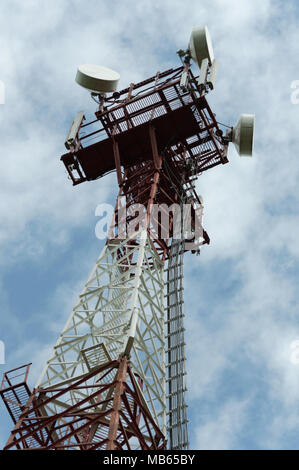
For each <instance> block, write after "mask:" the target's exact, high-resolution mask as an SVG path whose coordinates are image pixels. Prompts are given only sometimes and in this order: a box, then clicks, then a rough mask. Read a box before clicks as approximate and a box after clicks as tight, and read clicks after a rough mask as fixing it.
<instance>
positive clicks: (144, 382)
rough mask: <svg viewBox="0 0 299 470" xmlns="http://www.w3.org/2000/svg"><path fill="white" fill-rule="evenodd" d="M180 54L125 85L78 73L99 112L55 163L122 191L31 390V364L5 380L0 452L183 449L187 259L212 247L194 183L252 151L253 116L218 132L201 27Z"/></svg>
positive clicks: (75, 127) (210, 62) (111, 76)
mask: <svg viewBox="0 0 299 470" xmlns="http://www.w3.org/2000/svg"><path fill="white" fill-rule="evenodd" d="M178 55H179V57H180V60H181V65H180V66H178V67H176V68H173V69H169V70H166V71H164V72H158V73H156V75H155V76H153V77H151V78H149V79H147V80H144V81H143V82H140V83H137V84H134V83H131V84H130V86H129V87H128V88H126V89H123V90H121V91H117V85H118V81H119V78H120V77H119V75H118V74H117V73H116V72H114V71H112V70H110V69H108V68H106V67H99V66H94V65H82V66H80V67H79V68H78V71H77V76H76V81H77V83H78V84H79V85H81V86H82V87H84V88H86V89H88V90H89V91H90V92H91V95H92V97H93V99H94V100H95V101H96V102H97V105H98V106H97V111H96V113H95V119H93V120H92V121H90V122H85V121H86V119H85V116H84V113H83V112H79V113H78V114H77V116H76V118H75V119H74V121H73V122H72V125H71V128H70V131H69V134H68V136H67V139H66V142H65V146H66V148H67V149H68V152H67V153H66V154H64V155H62V157H61V160H62V162H63V164H64V165H65V168H66V170H67V172H68V175H69V177H70V179H71V180H72V182H73V185H78V184H81V183H83V182H86V181H91V180H95V179H98V178H101V177H103V176H104V175H106V174H107V173H109V172H111V171H116V175H117V182H118V186H119V194H118V198H117V203H116V206H115V211H114V217H113V221H112V223H111V227H110V231H109V234H108V237H107V241H106V243H105V246H104V248H103V250H102V253H101V254H100V256H99V258H98V260H97V262H96V265H95V267H94V269H93V270H92V272H91V274H90V277H89V279H88V281H87V283H86V285H85V287H84V289H83V291H82V292H81V294H80V295H79V299H78V302H77V304H76V305H75V307H74V309H73V311H72V312H71V315H70V317H69V319H68V321H67V323H66V325H65V327H64V329H63V331H62V333H61V335H60V336H59V338H58V340H57V343H56V345H55V346H54V348H53V352H52V354H51V356H50V358H49V360H48V361H47V363H46V366H45V368H44V370H43V372H42V374H41V377H40V379H39V380H38V383H37V384H36V386H35V388H34V389H33V390H31V389H30V387H29V385H28V383H27V376H28V372H29V368H30V364H26V365H24V366H22V367H19V368H17V369H14V370H11V371H9V372H6V373H5V374H4V376H3V380H2V385H1V390H0V394H1V397H2V399H3V401H4V403H5V406H6V407H7V410H8V412H9V414H10V416H11V418H12V420H13V422H14V428H13V430H12V432H11V435H10V437H9V439H8V442H7V443H6V445H5V449H7V450H8V449H32V448H34V449H54V450H59V449H60V450H61V449H81V450H94V449H99V450H104V449H107V450H130V449H142V450H163V449H167V448H168V449H178V450H184V449H187V448H188V446H189V438H188V429H187V422H188V420H187V409H186V408H187V404H186V400H185V391H186V381H185V379H186V377H185V376H186V367H185V360H186V357H185V334H184V331H185V328H184V309H183V302H184V301H183V258H184V253H185V252H186V251H189V250H191V251H192V252H193V253H199V250H200V247H201V246H202V245H204V244H209V242H210V240H209V236H208V234H207V233H206V231H205V230H204V229H203V228H202V209H203V201H202V198H201V197H200V196H198V194H197V193H196V190H195V181H196V180H197V177H198V175H199V174H201V173H203V172H204V171H206V170H208V169H210V168H212V167H214V166H217V165H220V164H225V163H227V162H228V158H227V151H228V145H229V143H230V142H234V143H235V145H236V147H237V150H238V152H239V154H240V155H241V156H243V155H252V146H253V126H254V117H253V116H252V115H241V117H240V119H239V121H238V123H237V125H236V126H235V127H229V126H225V127H226V129H224V128H223V126H224V125H222V124H220V123H218V122H217V120H216V117H215V114H214V113H213V112H212V111H211V109H210V106H209V104H208V102H207V100H206V94H207V93H208V92H209V91H210V90H213V89H214V86H215V79H216V73H217V62H216V60H215V59H214V56H213V50H212V45H211V39H210V36H209V33H208V30H207V27H204V28H194V29H193V31H192V34H191V38H190V42H189V46H188V48H187V49H186V50H179V51H178ZM192 61H193V62H195V64H197V65H198V67H199V76H196V75H194V73H193V71H192V69H191V62H192ZM136 213H137V214H138V216H137V217H136Z"/></svg>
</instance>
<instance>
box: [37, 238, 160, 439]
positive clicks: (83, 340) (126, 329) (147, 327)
mask: <svg viewBox="0 0 299 470" xmlns="http://www.w3.org/2000/svg"><path fill="white" fill-rule="evenodd" d="M163 268H164V267H163V263H162V262H161V260H160V259H159V257H158V255H157V253H156V250H155V248H154V245H153V243H152V241H151V239H150V238H149V237H148V235H147V233H146V232H145V231H143V232H140V233H139V234H134V235H133V236H132V237H131V238H127V239H126V240H111V241H109V242H107V244H106V246H105V247H104V249H103V251H102V253H101V255H100V257H99V259H98V261H97V263H96V265H95V268H94V270H93V271H92V273H91V275H90V277H89V279H88V282H87V283H86V285H85V287H84V289H83V292H82V293H81V295H80V297H79V302H78V303H77V305H76V306H75V307H74V309H73V311H72V313H71V315H70V317H69V319H68V321H67V323H66V325H65V327H64V329H63V331H62V333H61V335H60V337H59V339H58V341H57V343H56V345H55V347H54V349H53V353H52V355H51V357H50V359H49V360H48V362H47V365H46V367H45V369H44V371H43V373H42V376H41V378H40V379H39V381H38V384H37V387H38V388H39V389H43V390H47V391H48V393H49V391H50V389H51V388H52V387H55V388H57V387H59V386H60V385H63V384H66V383H67V382H68V381H72V380H73V379H74V378H75V377H82V376H84V375H85V374H88V373H90V371H91V370H93V368H94V367H95V366H100V365H102V364H105V363H107V362H109V361H111V360H117V359H118V358H119V357H120V356H121V355H123V354H125V355H126V356H130V358H131V365H132V371H133V373H134V374H135V376H136V377H138V380H139V383H140V384H141V385H140V390H139V393H140V394H141V395H142V396H143V398H144V403H146V404H147V408H148V412H149V414H150V415H151V417H152V419H153V421H154V422H155V423H156V425H157V426H159V428H160V429H161V430H162V433H163V434H164V436H166V405H165V403H166V398H165V396H166V385H165V334H164V305H163V302H164V279H163V274H164V270H163ZM88 396H89V390H88V389H80V390H78V389H76V388H74V389H70V390H69V393H68V394H65V395H64V397H63V400H62V399H61V398H60V399H59V401H57V400H53V401H48V402H47V404H45V406H44V409H45V412H46V414H47V415H58V414H59V413H61V411H62V409H65V408H66V407H70V406H74V405H76V404H77V403H78V402H80V401H82V400H85V399H86V398H88ZM103 398H104V397H102V398H101V400H102V399H103ZM141 432H144V433H145V434H146V433H147V429H146V425H145V424H144V426H142V427H141Z"/></svg>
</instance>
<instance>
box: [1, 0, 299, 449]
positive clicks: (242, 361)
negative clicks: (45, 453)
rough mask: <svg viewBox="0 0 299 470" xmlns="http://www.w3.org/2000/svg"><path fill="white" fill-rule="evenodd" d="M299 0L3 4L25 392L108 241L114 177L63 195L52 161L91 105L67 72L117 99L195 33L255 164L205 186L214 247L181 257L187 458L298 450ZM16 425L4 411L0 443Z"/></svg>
mask: <svg viewBox="0 0 299 470" xmlns="http://www.w3.org/2000/svg"><path fill="white" fill-rule="evenodd" d="M297 18H298V8H297V5H296V1H286V2H278V1H274V0H263V2H260V1H257V0H226V1H220V0H201V1H198V0H197V1H195V0H186V2H184V5H183V4H182V2H180V1H179V0H171V1H170V0H164V1H163V2H162V1H145V0H140V1H139V2H133V1H130V0H129V1H121V2H120V1H116V2H113V8H112V7H111V2H108V1H105V0H103V1H95V0H90V1H89V2H88V3H84V2H83V1H82V0H73V1H72V2H70V1H68V0H59V1H58V0H55V1H54V2H51V3H49V2H46V1H44V0H26V2H21V1H20V0H9V1H8V0H3V1H2V2H1V6H0V31H1V55H0V79H1V80H2V81H3V82H4V83H5V87H6V102H5V104H4V105H1V106H0V129H1V158H0V171H1V176H2V178H1V180H2V184H1V188H0V192H1V197H0V217H1V225H0V307H1V308H0V340H3V341H4V342H5V345H6V364H5V365H0V373H2V372H4V371H5V370H7V369H10V368H13V367H16V366H18V365H20V364H23V363H26V362H33V366H32V374H31V384H34V383H35V381H36V379H37V377H38V375H39V374H40V372H41V369H42V367H43V365H44V363H45V361H46V360H47V357H48V355H49V352H50V350H51V347H52V346H53V343H54V342H55V341H56V338H57V336H58V334H59V332H60V330H61V329H62V327H63V326H64V323H65V321H66V319H67V317H68V315H69V312H70V310H71V308H72V306H73V304H74V303H75V302H76V298H77V295H78V294H79V292H80V290H81V288H82V287H83V284H84V282H85V281H86V279H87V277H88V275H89V272H90V271H91V269H92V267H93V264H94V262H95V261H96V259H97V257H98V255H99V253H100V250H101V248H102V243H103V242H101V241H99V240H98V239H97V238H96V237H95V233H94V229H95V225H96V222H97V218H96V217H95V208H96V206H97V204H99V203H101V202H107V203H112V204H113V203H114V199H115V195H116V179H115V175H113V174H112V175H109V176H107V177H106V178H104V179H101V180H100V181H96V182H92V183H86V184H82V185H80V186H79V187H76V188H73V187H72V185H71V183H70V181H68V179H67V176H66V174H65V171H64V169H63V166H62V164H61V162H60V161H59V158H60V155H61V154H62V153H64V146H63V143H64V140H65V136H66V133H67V130H68V127H69V124H70V122H71V120H72V119H73V117H74V115H75V114H76V112H77V111H79V110H85V111H86V113H87V115H88V113H90V114H92V112H93V111H94V106H93V102H92V101H91V100H90V99H89V96H88V94H86V93H85V92H84V91H83V90H82V89H81V88H79V87H78V86H76V84H75V83H74V77H75V73H76V67H77V65H79V64H81V63H96V64H100V65H105V66H108V67H111V68H113V69H115V70H117V71H118V72H119V73H120V74H121V83H120V87H126V86H127V85H128V84H129V83H130V82H132V81H133V82H137V81H139V80H143V79H145V78H147V77H149V76H152V75H155V73H156V71H158V70H163V69H167V68H169V67H172V66H176V65H178V64H179V61H178V58H177V56H176V54H175V51H176V50H177V49H179V48H185V47H186V46H187V43H188V39H189V36H190V32H191V29H192V27H193V26H196V25H205V24H206V25H208V27H209V30H210V33H211V35H212V40H213V45H214V52H215V56H216V58H217V59H218V61H219V75H218V79H217V86H216V89H215V91H214V92H213V93H211V94H210V95H209V97H208V100H209V103H210V105H211V107H212V109H213V111H214V112H215V113H216V114H217V118H218V119H219V121H221V122H225V123H227V124H234V123H235V122H236V121H237V119H238V116H239V114H241V113H243V112H244V113H255V115H256V133H255V139H256V140H255V154H254V158H253V159H240V158H239V157H238V156H237V154H236V152H235V150H234V148H233V146H231V148H230V152H229V160H230V163H229V164H227V165H225V166H219V167H217V168H215V169H212V170H210V171H209V172H207V173H204V174H203V175H202V176H201V177H200V178H199V180H198V184H197V188H198V192H199V193H200V194H201V195H202V196H203V198H204V204H205V216H204V226H205V229H206V230H207V231H208V233H209V235H210V237H211V245H210V246H207V247H204V248H203V249H202V253H201V255H200V257H196V256H192V255H191V254H190V255H187V256H186V263H185V309H186V328H187V344H188V346H187V349H188V362H187V364H188V377H187V383H188V388H189V392H188V403H189V417H190V438H191V448H193V449H298V448H299V443H298V437H297V436H298V431H299V394H298V390H299V365H296V364H293V363H292V362H291V361H290V353H291V349H290V345H291V343H292V341H295V340H298V339H299V312H298V258H299V244H298V240H299V226H298V198H299V194H298V176H299V164H298V122H299V105H294V104H292V103H291V99H290V97H291V92H292V89H291V83H292V81H294V80H298V79H299V64H298V62H299V59H298V57H299V54H298V44H299V28H298V19H297ZM10 429H11V422H10V420H9V418H8V416H7V413H6V411H5V410H4V406H3V405H2V403H0V445H1V446H3V444H4V443H5V441H6V439H7V438H8V434H9V431H10Z"/></svg>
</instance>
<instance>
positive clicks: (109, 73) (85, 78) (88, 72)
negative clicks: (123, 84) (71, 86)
mask: <svg viewBox="0 0 299 470" xmlns="http://www.w3.org/2000/svg"><path fill="white" fill-rule="evenodd" d="M119 79H120V75H119V74H118V73H117V72H115V71H114V70H111V69H108V68H107V67H103V66H101V65H91V64H85V65H80V66H79V67H78V71H77V75H76V82H77V83H78V85H80V86H82V87H83V88H86V89H87V90H89V91H91V92H94V93H99V94H103V93H112V92H114V91H116V89H117V85H118V82H119Z"/></svg>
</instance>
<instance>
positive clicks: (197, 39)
mask: <svg viewBox="0 0 299 470" xmlns="http://www.w3.org/2000/svg"><path fill="white" fill-rule="evenodd" d="M189 51H190V55H191V57H192V59H193V60H194V61H195V62H196V63H197V64H198V65H199V66H200V65H201V63H202V61H203V60H204V59H208V60H209V65H212V62H213V60H214V52H213V46H212V41H211V36H210V33H209V30H208V28H207V27H206V26H204V27H201V28H193V30H192V33H191V37H190V41H189Z"/></svg>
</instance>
